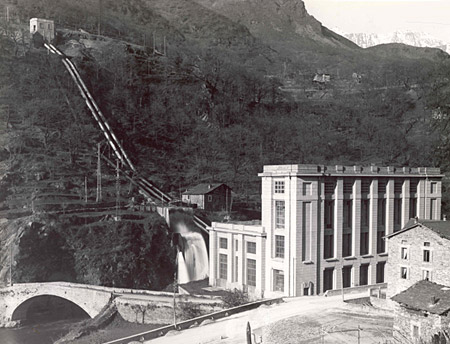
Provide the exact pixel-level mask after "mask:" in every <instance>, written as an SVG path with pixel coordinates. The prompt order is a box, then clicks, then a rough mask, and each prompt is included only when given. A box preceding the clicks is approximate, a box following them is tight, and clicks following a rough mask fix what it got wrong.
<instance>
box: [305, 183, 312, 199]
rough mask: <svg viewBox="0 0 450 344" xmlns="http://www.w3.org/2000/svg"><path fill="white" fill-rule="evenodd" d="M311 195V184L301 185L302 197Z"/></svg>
mask: <svg viewBox="0 0 450 344" xmlns="http://www.w3.org/2000/svg"><path fill="white" fill-rule="evenodd" d="M311 194H312V187H311V183H303V196H309V195H311Z"/></svg>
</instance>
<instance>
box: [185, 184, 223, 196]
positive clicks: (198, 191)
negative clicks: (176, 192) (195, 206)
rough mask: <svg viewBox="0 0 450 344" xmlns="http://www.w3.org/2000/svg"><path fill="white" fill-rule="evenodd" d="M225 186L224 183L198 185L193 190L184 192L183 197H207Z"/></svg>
mask: <svg viewBox="0 0 450 344" xmlns="http://www.w3.org/2000/svg"><path fill="white" fill-rule="evenodd" d="M221 185H225V184H224V183H215V184H214V183H209V184H208V183H203V184H198V185H196V186H194V187H193V188H191V189H189V190H187V191H185V192H183V195H206V194H207V193H210V192H211V191H214V190H215V189H217V188H218V187H219V186H221ZM225 186H226V187H227V188H229V187H228V186H227V185H225Z"/></svg>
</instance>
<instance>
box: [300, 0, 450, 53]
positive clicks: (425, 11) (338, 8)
mask: <svg viewBox="0 0 450 344" xmlns="http://www.w3.org/2000/svg"><path fill="white" fill-rule="evenodd" d="M303 1H304V3H305V5H306V10H307V11H308V13H309V14H311V15H313V16H314V17H315V18H316V19H317V20H319V21H320V22H321V23H322V24H323V25H324V26H326V27H328V28H329V29H332V30H333V29H336V28H337V29H340V30H342V31H343V32H346V33H359V32H365V33H379V34H386V33H392V32H394V31H398V30H402V31H414V32H424V33H428V34H430V35H431V36H433V37H436V38H439V39H441V40H443V41H445V42H447V43H449V44H450V0H303Z"/></svg>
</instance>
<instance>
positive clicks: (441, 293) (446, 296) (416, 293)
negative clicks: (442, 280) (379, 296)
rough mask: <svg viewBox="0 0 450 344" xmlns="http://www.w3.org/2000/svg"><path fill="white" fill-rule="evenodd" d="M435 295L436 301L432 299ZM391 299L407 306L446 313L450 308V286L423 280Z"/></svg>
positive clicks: (435, 312) (430, 311)
mask: <svg viewBox="0 0 450 344" xmlns="http://www.w3.org/2000/svg"><path fill="white" fill-rule="evenodd" d="M433 297H434V299H435V303H433V301H432V298H433ZM391 299H392V300H393V301H395V302H398V303H400V304H401V305H402V306H405V307H407V308H411V309H415V310H420V311H427V312H429V313H434V314H444V313H446V312H447V311H448V310H450V287H447V286H445V285H441V284H437V283H433V282H430V281H425V280H423V281H419V282H417V283H416V284H414V285H413V286H411V287H409V288H408V289H406V290H404V291H402V292H401V293H399V294H397V295H395V296H393V297H392V298H391Z"/></svg>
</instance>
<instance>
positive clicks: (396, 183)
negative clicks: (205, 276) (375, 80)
mask: <svg viewBox="0 0 450 344" xmlns="http://www.w3.org/2000/svg"><path fill="white" fill-rule="evenodd" d="M259 176H260V177H261V179H262V196H261V201H262V222H261V225H262V228H261V229H259V230H260V231H262V232H264V233H265V236H266V239H265V245H266V246H265V255H264V256H262V257H261V262H260V263H259V264H258V263H257V265H258V266H260V267H261V268H262V269H263V271H261V278H262V280H261V283H262V285H263V291H264V294H265V295H266V296H271V295H272V294H274V295H277V294H283V295H287V296H300V295H314V294H322V293H324V292H325V291H327V290H330V289H340V288H342V287H344V288H345V287H353V286H359V285H370V284H376V283H381V282H384V281H385V265H386V261H387V246H386V243H385V240H384V237H385V236H386V235H389V234H391V233H394V232H395V231H399V230H400V229H401V228H403V226H404V225H405V224H406V223H407V222H408V220H409V219H410V218H414V217H416V216H418V217H420V218H425V219H440V216H441V207H440V205H441V179H442V175H441V174H440V170H439V169H436V168H409V167H403V168H394V167H376V166H369V167H361V166H340V165H338V166H323V165H274V166H264V170H263V172H262V173H260V174H259ZM221 228H222V225H219V224H214V225H213V227H212V230H213V231H215V232H216V233H217V235H211V236H210V250H211V253H210V256H211V257H212V255H213V254H212V253H213V252H217V251H214V249H213V247H217V245H218V241H217V240H218V239H217V238H218V237H219V236H220V233H221V232H223V233H224V234H225V232H226V231H223V230H222V229H221ZM233 235H239V233H238V232H236V233H235V234H233ZM233 235H232V236H231V237H230V238H231V239H232V240H233V239H234V238H233ZM211 259H212V260H213V259H216V258H211ZM214 262H217V259H216V260H215V261H214ZM230 268H231V269H233V266H231V267H230ZM217 269H218V265H217V263H211V264H210V276H211V275H213V276H218V275H217V273H216V271H217ZM232 275H233V270H231V275H227V278H230V276H232ZM220 279H221V278H220V276H218V277H217V279H215V280H210V282H211V284H212V285H218V284H221V283H222V284H223V283H225V282H224V281H222V282H219V281H218V280H220ZM228 282H230V281H228ZM242 283H243V285H242V287H243V288H245V280H242ZM225 284H226V283H225Z"/></svg>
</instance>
